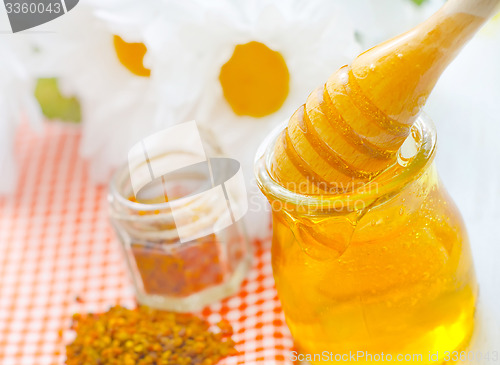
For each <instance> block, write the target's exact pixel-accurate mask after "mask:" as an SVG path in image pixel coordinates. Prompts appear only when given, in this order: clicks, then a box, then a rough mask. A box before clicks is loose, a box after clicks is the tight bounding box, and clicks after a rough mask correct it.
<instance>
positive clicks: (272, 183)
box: [254, 113, 437, 212]
mask: <svg viewBox="0 0 500 365" xmlns="http://www.w3.org/2000/svg"><path fill="white" fill-rule="evenodd" d="M287 124H288V120H286V121H284V122H283V123H282V124H280V125H279V126H277V127H276V128H275V129H274V130H273V131H272V132H271V133H270V134H269V135H268V137H267V138H266V139H265V140H264V141H263V142H262V144H261V145H260V147H259V148H258V150H257V154H256V156H255V160H254V174H255V177H256V180H257V185H258V186H259V188H260V190H261V191H262V192H263V194H264V195H265V196H266V197H267V198H268V199H269V200H270V201H275V200H277V201H280V202H284V203H286V204H287V210H289V209H291V210H296V208H297V207H301V208H302V209H303V208H306V209H307V211H308V212H311V211H325V210H327V211H329V210H332V207H335V206H337V203H340V204H342V206H351V205H352V203H353V202H355V201H360V200H361V201H363V202H374V201H376V200H379V199H381V198H383V197H387V198H389V197H391V196H393V195H394V194H396V193H397V192H399V191H401V190H402V189H403V188H404V187H405V186H407V185H409V184H411V183H412V182H414V181H415V180H417V179H418V178H419V177H420V176H422V174H423V173H424V172H425V171H426V169H427V167H428V166H429V165H430V164H431V163H432V161H433V159H434V156H435V153H436V141H437V138H436V128H435V125H434V123H433V121H432V120H431V118H430V117H429V116H428V115H427V114H425V113H421V114H420V115H419V116H418V118H417V119H416V121H415V123H414V124H413V126H412V129H411V133H410V136H412V135H413V136H414V137H416V141H415V142H417V151H416V153H415V154H414V155H413V157H411V159H409V160H408V162H407V163H406V165H405V166H402V165H401V164H400V163H399V162H398V161H396V162H395V163H394V164H393V165H391V166H389V167H388V168H387V169H386V170H384V172H382V173H381V174H379V175H378V176H377V177H375V178H374V179H373V180H372V181H370V182H369V183H367V184H373V183H376V184H377V185H376V187H377V188H376V189H372V188H370V189H356V190H354V189H353V191H347V192H341V193H333V194H302V193H297V192H294V191H292V190H289V189H287V188H286V187H284V186H282V185H281V184H279V183H278V182H277V181H276V180H274V179H273V177H272V176H271V174H270V173H269V168H268V167H269V166H270V162H271V158H272V156H273V153H274V148H273V147H274V145H275V142H276V140H277V138H278V136H279V135H280V133H281V132H282V131H283V129H284V128H285V127H286V126H287ZM400 154H401V149H400V150H399V151H398V156H399V155H400ZM396 170H397V171H396ZM384 179H386V180H384ZM382 182H383V183H382ZM367 184H363V186H366V185H367ZM351 210H357V209H355V208H354V209H351Z"/></svg>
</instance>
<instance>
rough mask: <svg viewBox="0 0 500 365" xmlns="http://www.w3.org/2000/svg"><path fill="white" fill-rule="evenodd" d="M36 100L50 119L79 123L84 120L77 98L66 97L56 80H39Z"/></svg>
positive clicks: (36, 88)
mask: <svg viewBox="0 0 500 365" xmlns="http://www.w3.org/2000/svg"><path fill="white" fill-rule="evenodd" d="M35 98H36V99H37V100H38V103H39V104H40V106H41V108H42V112H43V114H44V115H45V116H46V117H47V118H49V119H59V120H62V121H65V122H74V123H79V122H81V120H82V113H81V108H80V102H79V101H78V99H77V98H76V97H75V96H70V97H66V96H64V95H63V94H62V93H61V91H60V90H59V85H58V82H57V79H56V78H54V77H53V78H41V79H38V80H37V83H36V87H35Z"/></svg>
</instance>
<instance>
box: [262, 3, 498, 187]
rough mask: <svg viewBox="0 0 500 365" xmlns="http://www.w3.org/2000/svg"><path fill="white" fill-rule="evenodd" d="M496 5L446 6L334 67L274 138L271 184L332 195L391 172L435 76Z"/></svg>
mask: <svg viewBox="0 0 500 365" xmlns="http://www.w3.org/2000/svg"><path fill="white" fill-rule="evenodd" d="M498 2H499V0H481V1H479V2H478V3H475V4H478V6H475V7H472V8H471V6H470V5H471V1H467V0H450V1H448V3H446V4H445V6H443V7H442V8H441V9H440V10H439V11H438V12H437V13H435V14H434V15H433V16H432V17H431V18H429V19H428V20H427V21H425V22H423V23H422V24H420V25H419V26H417V27H415V28H414V29H412V30H410V31H408V32H406V33H404V34H402V35H400V36H398V37H396V38H393V39H391V40H389V41H386V42H384V43H381V44H379V45H378V46H375V47H374V48H372V49H370V50H368V51H366V52H364V53H362V54H361V55H359V56H358V57H357V58H356V59H355V60H354V61H353V62H352V64H351V65H349V66H344V67H341V68H340V69H339V70H338V71H337V72H335V73H334V74H333V75H332V76H330V78H329V79H328V81H327V82H326V84H325V85H324V86H323V87H320V88H318V89H316V90H314V91H313V92H312V93H311V94H310V95H309V97H308V98H307V101H306V103H305V104H304V105H302V106H301V107H299V108H298V109H297V110H296V111H295V113H294V114H293V115H292V117H291V118H290V120H289V122H288V126H287V128H285V129H284V130H283V132H282V133H281V135H280V136H279V137H278V139H277V141H276V143H275V146H274V155H273V159H272V161H271V165H270V170H271V171H270V172H271V174H272V176H273V178H274V179H275V180H276V181H278V182H279V183H280V184H281V185H283V186H284V187H286V188H288V189H290V190H292V191H295V192H299V193H303V194H328V193H339V192H345V191H347V190H349V189H353V188H354V187H356V186H359V185H360V184H363V183H365V182H368V181H370V179H372V178H373V177H374V176H376V175H377V174H379V173H380V172H381V171H383V170H384V169H386V168H387V167H389V166H391V165H392V164H393V163H394V162H395V159H396V153H397V151H398V149H399V148H400V146H401V145H402V144H403V142H404V140H405V139H406V138H407V136H408V134H409V133H410V128H411V126H412V124H413V122H414V121H415V120H416V118H417V117H418V115H419V113H420V112H421V110H422V107H423V106H424V104H425V102H426V101H427V98H428V96H429V94H430V92H431V91H432V89H433V88H434V85H435V84H436V82H437V80H438V79H439V77H440V75H441V73H442V72H443V71H444V69H445V68H446V66H447V65H448V64H449V63H450V62H451V61H452V60H453V59H454V58H455V56H456V54H457V53H458V52H459V50H460V49H461V48H462V47H463V46H464V45H465V44H466V42H467V41H468V40H469V39H470V38H471V37H472V35H473V34H474V33H475V32H476V31H477V30H478V29H479V27H480V26H481V25H482V24H483V23H484V22H485V20H486V19H487V14H490V13H491V12H492V11H493V8H494V7H495V5H497V4H498ZM478 7H479V8H478ZM481 7H482V8H481ZM471 9H474V11H471Z"/></svg>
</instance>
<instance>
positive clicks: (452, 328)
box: [256, 116, 477, 364]
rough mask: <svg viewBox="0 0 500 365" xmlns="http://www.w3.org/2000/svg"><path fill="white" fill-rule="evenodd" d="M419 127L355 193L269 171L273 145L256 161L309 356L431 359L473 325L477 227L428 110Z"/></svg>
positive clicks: (277, 270) (300, 344)
mask: <svg viewBox="0 0 500 365" xmlns="http://www.w3.org/2000/svg"><path fill="white" fill-rule="evenodd" d="M412 134H413V135H414V141H413V142H414V149H415V151H414V155H412V156H409V157H408V156H404V153H403V152H404V151H403V152H400V153H399V156H398V162H397V163H396V164H394V165H393V166H392V167H391V168H390V169H389V170H387V171H386V172H385V173H384V174H382V175H379V176H378V177H377V178H375V179H374V180H373V181H372V182H371V183H369V184H368V185H369V186H368V185H359V186H357V185H355V184H353V186H352V189H351V191H350V192H348V193H346V194H340V195H316V196H314V195H302V194H300V193H296V192H292V191H290V190H288V189H286V188H285V187H283V186H281V185H280V184H278V183H277V182H276V181H274V180H273V179H272V177H271V176H272V175H271V174H270V172H269V161H272V153H273V150H272V149H271V148H268V150H267V151H266V153H265V154H264V156H263V157H262V158H261V159H260V160H259V161H258V163H257V166H256V171H257V180H258V183H259V186H260V188H261V189H262V191H263V192H264V194H265V195H266V196H267V198H268V199H269V200H270V202H271V206H272V207H273V248H272V258H273V259H272V262H273V272H274V277H275V281H276V287H277V290H278V294H279V297H280V301H281V303H282V306H283V310H284V312H285V316H286V320H287V323H288V326H289V328H290V330H291V332H292V335H293V338H294V340H295V344H296V347H297V348H298V350H299V351H300V352H301V353H302V354H303V355H306V354H310V355H311V356H313V355H314V354H323V352H324V351H326V352H328V353H331V354H333V355H335V354H337V355H339V356H341V355H343V354H347V355H349V354H350V353H357V354H358V352H359V354H360V353H363V354H364V355H363V357H358V358H357V361H356V363H360V364H371V363H373V364H375V363H377V362H379V361H380V360H379V361H377V360H375V359H374V358H373V356H372V357H371V358H370V357H369V356H368V357H367V356H366V355H367V354H368V355H369V354H372V355H378V356H381V355H382V354H384V356H388V355H390V356H391V357H392V358H393V359H394V360H395V359H397V356H398V355H400V354H402V355H403V356H404V355H408V354H409V356H412V355H414V354H415V356H414V357H413V358H412V357H410V358H407V359H411V360H410V361H407V359H405V363H406V362H408V363H415V364H417V363H418V364H428V363H429V364H430V363H436V362H435V361H431V360H430V359H429V353H432V354H435V353H436V352H439V354H440V358H441V356H442V355H444V353H445V351H449V352H452V351H455V350H459V349H462V347H463V346H464V345H465V344H466V343H467V341H468V339H469V337H470V335H471V332H472V328H473V323H474V310H475V302H476V294H477V285H476V281H475V276H474V269H473V264H472V259H471V253H470V248H469V242H468V238H467V233H466V231H465V228H464V225H463V222H462V219H461V217H460V214H459V213H458V211H457V209H456V207H455V206H454V204H453V202H452V201H451V200H450V198H449V197H448V195H447V193H446V191H445V190H444V188H443V186H442V184H441V182H440V181H439V178H438V175H437V172H436V169H435V166H434V164H433V162H432V160H433V158H434V151H435V131H434V129H433V125H432V122H431V121H430V120H429V119H428V118H427V117H425V116H421V117H420V118H419V120H418V121H417V122H416V124H415V126H414V127H413V133H412ZM271 145H272V143H271ZM418 355H421V357H419V356H418ZM385 358H386V359H387V357H385ZM310 359H311V361H310V362H311V363H313V364H320V363H321V364H323V363H328V361H325V360H324V359H321V360H319V358H317V361H314V357H311V358H310ZM331 359H333V357H332V358H331ZM379 359H380V358H379ZM332 362H333V361H332Z"/></svg>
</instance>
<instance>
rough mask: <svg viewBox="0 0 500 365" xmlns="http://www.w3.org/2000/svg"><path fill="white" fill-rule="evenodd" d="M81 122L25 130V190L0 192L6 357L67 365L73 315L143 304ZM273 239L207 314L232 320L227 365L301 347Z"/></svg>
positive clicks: (0, 311)
mask: <svg viewBox="0 0 500 365" xmlns="http://www.w3.org/2000/svg"><path fill="white" fill-rule="evenodd" d="M79 141H80V132H79V128H78V127H75V126H71V125H63V124H48V123H47V124H46V125H45V126H44V129H43V131H42V132H41V133H40V134H36V133H34V132H33V131H31V130H29V128H28V127H23V128H21V131H20V133H19V134H18V138H17V141H16V155H17V157H18V165H19V168H20V176H19V183H18V190H17V192H16V193H15V194H13V195H12V196H8V197H0V364H2V365H52V364H63V363H64V360H65V348H64V346H65V344H67V343H68V342H70V341H71V339H72V336H73V335H74V334H73V333H72V332H71V331H69V330H68V328H69V325H70V321H71V316H72V315H73V313H76V312H80V313H84V312H101V311H105V310H106V309H108V308H109V307H110V306H112V305H115V304H117V303H119V304H122V305H124V306H128V307H131V306H134V303H135V299H134V293H133V289H132V284H131V281H130V280H129V278H128V276H127V272H126V267H125V263H124V260H123V259H122V256H121V251H120V248H119V244H118V242H117V240H116V238H115V236H114V233H113V231H112V230H111V227H110V225H109V222H108V216H107V202H106V188H105V187H96V186H94V185H93V184H91V182H90V181H89V178H88V175H87V166H86V163H85V162H84V161H82V160H81V159H80V158H79V156H78V146H79ZM269 246H270V243H269V240H265V241H263V242H256V243H255V248H254V251H255V258H254V265H253V269H252V270H251V272H250V274H249V276H248V278H247V280H246V281H245V282H244V284H243V286H242V288H241V290H240V293H239V294H238V295H236V296H234V297H232V298H228V299H226V300H224V301H223V302H221V303H216V304H214V305H212V306H210V307H208V308H206V309H205V310H203V312H202V315H203V316H204V317H206V318H207V319H208V321H210V322H211V323H216V322H218V321H219V320H221V318H225V319H227V320H228V321H229V322H230V323H231V324H232V325H233V328H234V331H235V334H234V336H233V339H234V340H235V341H236V342H237V349H238V350H239V351H240V355H237V356H234V357H231V358H228V359H225V360H224V361H222V362H221V364H246V365H252V364H265V365H274V364H276V365H277V364H280V365H281V364H289V363H290V362H289V360H288V357H289V352H290V350H291V348H292V346H293V343H292V339H291V337H290V334H289V331H288V329H287V327H286V324H285V322H284V318H283V315H282V311H281V307H280V303H279V301H278V297H277V294H276V290H275V287H274V281H273V277H272V272H271V262H270V250H269Z"/></svg>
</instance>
